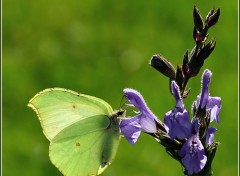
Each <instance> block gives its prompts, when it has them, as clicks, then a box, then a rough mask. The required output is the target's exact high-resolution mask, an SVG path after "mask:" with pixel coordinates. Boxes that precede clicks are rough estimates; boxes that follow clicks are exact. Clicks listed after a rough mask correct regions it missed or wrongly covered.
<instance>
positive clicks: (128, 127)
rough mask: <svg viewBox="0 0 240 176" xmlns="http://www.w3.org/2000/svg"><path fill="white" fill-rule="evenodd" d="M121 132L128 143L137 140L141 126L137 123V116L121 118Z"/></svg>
mask: <svg viewBox="0 0 240 176" xmlns="http://www.w3.org/2000/svg"><path fill="white" fill-rule="evenodd" d="M120 129H121V133H122V134H123V135H124V137H125V138H126V139H127V140H128V142H129V143H131V144H134V143H136V142H137V139H138V137H139V136H140V133H141V126H140V124H139V116H135V117H132V118H123V119H122V120H121V122H120Z"/></svg>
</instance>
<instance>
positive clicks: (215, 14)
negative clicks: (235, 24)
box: [206, 8, 220, 28]
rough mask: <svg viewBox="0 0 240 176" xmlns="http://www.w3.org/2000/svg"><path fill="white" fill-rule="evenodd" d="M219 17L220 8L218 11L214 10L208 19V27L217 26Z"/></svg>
mask: <svg viewBox="0 0 240 176" xmlns="http://www.w3.org/2000/svg"><path fill="white" fill-rule="evenodd" d="M219 16H220V8H218V9H217V10H216V11H215V9H213V8H212V9H211V10H210V12H209V13H208V15H207V17H206V24H207V27H208V28H210V27H211V26H213V25H214V24H216V23H217V21H218V19H219Z"/></svg>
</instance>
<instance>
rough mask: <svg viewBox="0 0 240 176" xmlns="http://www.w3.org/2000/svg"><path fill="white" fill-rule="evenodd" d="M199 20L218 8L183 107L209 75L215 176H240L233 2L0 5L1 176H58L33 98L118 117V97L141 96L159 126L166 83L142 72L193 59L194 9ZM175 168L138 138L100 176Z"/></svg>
mask: <svg viewBox="0 0 240 176" xmlns="http://www.w3.org/2000/svg"><path fill="white" fill-rule="evenodd" d="M194 4H196V5H197V6H198V8H199V10H200V12H201V14H202V15H203V17H204V18H205V16H206V15H207V13H208V11H209V10H210V9H211V8H212V7H220V8H221V16H220V20H219V22H218V23H217V25H216V26H214V27H213V28H211V29H210V31H209V33H210V38H211V37H216V39H217V45H216V48H215V50H214V52H213V53H212V54H211V56H210V57H209V58H208V59H207V60H206V62H205V65H204V66H203V68H202V70H201V73H200V74H199V75H198V76H197V77H195V78H194V79H192V80H190V82H189V85H188V87H191V93H190V95H189V98H188V99H186V100H185V104H186V107H187V108H188V110H189V111H190V110H191V104H192V102H193V100H195V98H196V96H197V95H198V94H199V91H200V82H201V75H202V71H203V69H205V68H209V69H210V70H212V72H213V76H212V82H211V88H210V89H211V95H212V96H220V97H221V98H222V110H221V113H220V124H214V125H215V126H216V127H217V129H218V131H217V133H216V135H215V139H216V140H218V141H220V142H221V145H220V146H219V148H218V151H217V154H216V157H215V160H214V162H213V171H214V175H218V176H225V175H231V176H234V175H237V171H238V111H237V109H238V106H237V103H238V94H237V92H238V84H237V80H238V79H237V78H238V75H237V73H238V32H237V26H238V24H237V20H238V8H237V5H238V2H237V0H234V1H227V2H226V1H216V0H215V1H207V0H202V1H177V0H174V1H168V2H167V1H164V0H151V1H138V0H132V1H127V0H123V1H107V0H102V1H97V0H90V1H81V0H69V1H59V0H52V1H47V0H34V1H27V0H20V1H17V0H5V1H3V3H2V5H3V22H2V29H3V31H2V36H3V54H2V56H3V61H2V63H3V82H2V93H3V98H2V103H3V111H2V115H3V119H2V122H3V124H2V131H3V135H2V137H3V140H2V141H3V145H2V147H3V149H2V153H3V158H2V161H3V165H2V166H3V175H4V176H15V175H24V176H33V175H34V176H47V175H61V174H60V173H59V171H58V170H57V169H56V168H55V167H54V166H53V165H52V164H51V163H50V160H49V157H48V146H49V142H48V141H47V139H46V138H45V136H44V135H43V133H42V129H41V127H40V123H39V120H38V119H37V116H36V114H35V113H34V112H33V111H32V110H31V109H30V108H28V107H27V103H28V101H29V100H30V98H32V97H33V96H34V95H35V94H36V93H38V92H39V91H41V90H43V89H45V88H50V87H63V88H68V89H72V90H74V91H77V92H81V93H84V94H89V95H94V96H97V97H100V98H102V99H104V100H106V101H107V102H109V103H110V104H111V105H112V107H114V108H116V109H118V108H119V103H120V101H121V98H122V90H123V88H126V87H131V88H135V89H137V90H139V91H140V92H141V93H142V95H143V96H144V98H145V100H146V102H147V103H148V106H149V107H150V108H151V109H152V111H153V112H154V113H155V114H156V115H158V117H159V118H160V119H163V116H164V114H165V113H166V112H167V111H169V110H170V109H172V108H173V107H174V99H173V97H172V96H171V95H170V93H169V90H168V79H167V78H165V77H164V76H162V75H161V74H159V73H158V72H157V71H155V70H154V69H153V68H151V67H150V66H149V65H148V62H149V59H150V58H151V56H152V55H153V54H156V53H161V54H162V55H163V56H164V57H165V58H166V59H168V60H170V61H171V62H172V63H173V65H174V66H176V65H177V64H181V62H182V57H183V54H184V52H185V51H186V49H190V50H191V49H192V47H193V46H194V42H193V39H192V30H193V19H192V11H193V6H194ZM182 172H183V168H182V167H181V166H180V165H179V163H177V162H176V161H174V160H173V159H171V158H170V157H169V156H168V155H167V154H166V153H165V151H164V149H163V147H162V146H160V145H158V144H157V142H156V141H155V140H154V139H153V138H151V137H150V136H148V135H146V134H142V135H141V137H140V139H139V141H138V142H137V143H136V144H135V145H130V144H129V143H128V142H127V141H126V140H124V139H123V140H122V141H121V144H120V147H119V150H118V153H117V156H116V159H115V161H114V162H113V164H112V165H111V166H110V167H109V168H108V169H107V170H106V171H105V172H104V174H103V176H110V175H111V176H122V175H126V176H155V175H183V174H182Z"/></svg>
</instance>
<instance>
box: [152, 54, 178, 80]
mask: <svg viewBox="0 0 240 176" xmlns="http://www.w3.org/2000/svg"><path fill="white" fill-rule="evenodd" d="M149 64H150V65H151V66H152V67H153V68H155V69H156V70H157V71H159V72H160V73H162V74H163V75H165V76H167V77H169V78H170V79H171V80H174V79H175V72H176V71H175V69H174V67H173V66H172V64H171V62H169V61H167V59H165V58H164V57H163V56H160V55H153V56H152V58H151V60H150V63H149Z"/></svg>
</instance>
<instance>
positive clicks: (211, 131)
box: [206, 127, 217, 145]
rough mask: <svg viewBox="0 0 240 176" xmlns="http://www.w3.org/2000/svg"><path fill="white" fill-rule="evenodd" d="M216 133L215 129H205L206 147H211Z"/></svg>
mask: <svg viewBox="0 0 240 176" xmlns="http://www.w3.org/2000/svg"><path fill="white" fill-rule="evenodd" d="M216 131H217V129H216V128H214V127H209V128H208V129H207V134H206V143H207V144H208V145H211V144H212V143H213V141H214V133H215V132H216Z"/></svg>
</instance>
